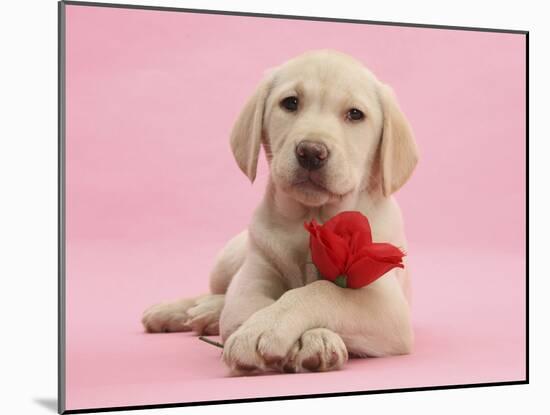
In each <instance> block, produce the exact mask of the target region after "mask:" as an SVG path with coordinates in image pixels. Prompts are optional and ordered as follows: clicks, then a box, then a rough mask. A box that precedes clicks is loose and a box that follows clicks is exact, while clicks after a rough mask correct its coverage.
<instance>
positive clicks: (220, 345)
mask: <svg viewBox="0 0 550 415" xmlns="http://www.w3.org/2000/svg"><path fill="white" fill-rule="evenodd" d="M199 340H202V341H203V342H206V343H208V344H211V345H212V346H216V347H220V348H222V349H223V344H221V343H218V342H216V341H214V340H210V339H209V338H208V337H204V336H199Z"/></svg>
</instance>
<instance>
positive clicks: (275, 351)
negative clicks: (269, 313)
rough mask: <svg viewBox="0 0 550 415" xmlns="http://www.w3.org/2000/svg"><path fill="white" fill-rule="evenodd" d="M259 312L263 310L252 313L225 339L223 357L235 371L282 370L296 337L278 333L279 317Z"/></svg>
mask: <svg viewBox="0 0 550 415" xmlns="http://www.w3.org/2000/svg"><path fill="white" fill-rule="evenodd" d="M262 311H263V310H262ZM259 314H262V313H261V312H258V313H257V314H256V315H253V316H252V317H250V318H249V319H248V320H247V321H246V322H245V323H244V324H243V325H242V326H241V327H239V328H238V329H237V330H236V331H235V332H234V333H233V334H231V336H229V338H228V339H227V341H226V342H225V345H224V350H223V360H224V361H225V363H226V364H227V365H228V366H229V368H230V370H231V373H232V374H234V375H250V374H257V373H261V372H266V371H269V370H277V371H281V370H282V365H283V362H284V360H285V357H286V355H287V353H288V351H289V350H290V347H291V346H292V344H293V343H294V341H295V339H293V338H292V337H289V338H285V336H282V335H280V334H278V333H277V331H278V330H276V329H277V324H278V323H277V319H276V318H272V317H267V318H264V317H265V314H262V315H261V316H259ZM289 336H291V334H290V333H289Z"/></svg>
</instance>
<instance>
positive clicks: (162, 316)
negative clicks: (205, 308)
mask: <svg viewBox="0 0 550 415" xmlns="http://www.w3.org/2000/svg"><path fill="white" fill-rule="evenodd" d="M194 304H195V299H194V298H186V299H183V300H178V301H174V302H164V303H160V304H155V305H153V306H151V307H149V308H148V309H146V310H145V312H144V313H143V317H142V319H141V323H142V324H143V327H144V328H145V330H146V331H147V332H148V333H162V332H173V331H189V330H191V327H190V326H189V325H187V324H186V321H187V320H188V319H189V316H188V315H187V310H188V309H189V308H190V307H192V306H193V305H194Z"/></svg>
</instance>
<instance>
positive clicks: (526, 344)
mask: <svg viewBox="0 0 550 415" xmlns="http://www.w3.org/2000/svg"><path fill="white" fill-rule="evenodd" d="M529 333H530V327H529V32H527V33H525V379H526V382H527V383H529V363H530V362H529Z"/></svg>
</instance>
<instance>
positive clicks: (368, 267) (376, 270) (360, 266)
mask: <svg viewBox="0 0 550 415" xmlns="http://www.w3.org/2000/svg"><path fill="white" fill-rule="evenodd" d="M393 268H403V264H396V263H390V262H380V261H376V260H374V259H372V258H369V257H364V258H362V259H360V260H358V261H356V262H355V263H354V264H352V265H351V266H350V267H349V269H348V270H347V276H348V279H347V283H348V287H349V288H361V287H364V286H365V285H368V284H370V283H372V282H374V281H376V280H377V279H378V278H380V277H382V276H383V275H384V274H386V273H387V272H388V271H390V270H392V269H393Z"/></svg>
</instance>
